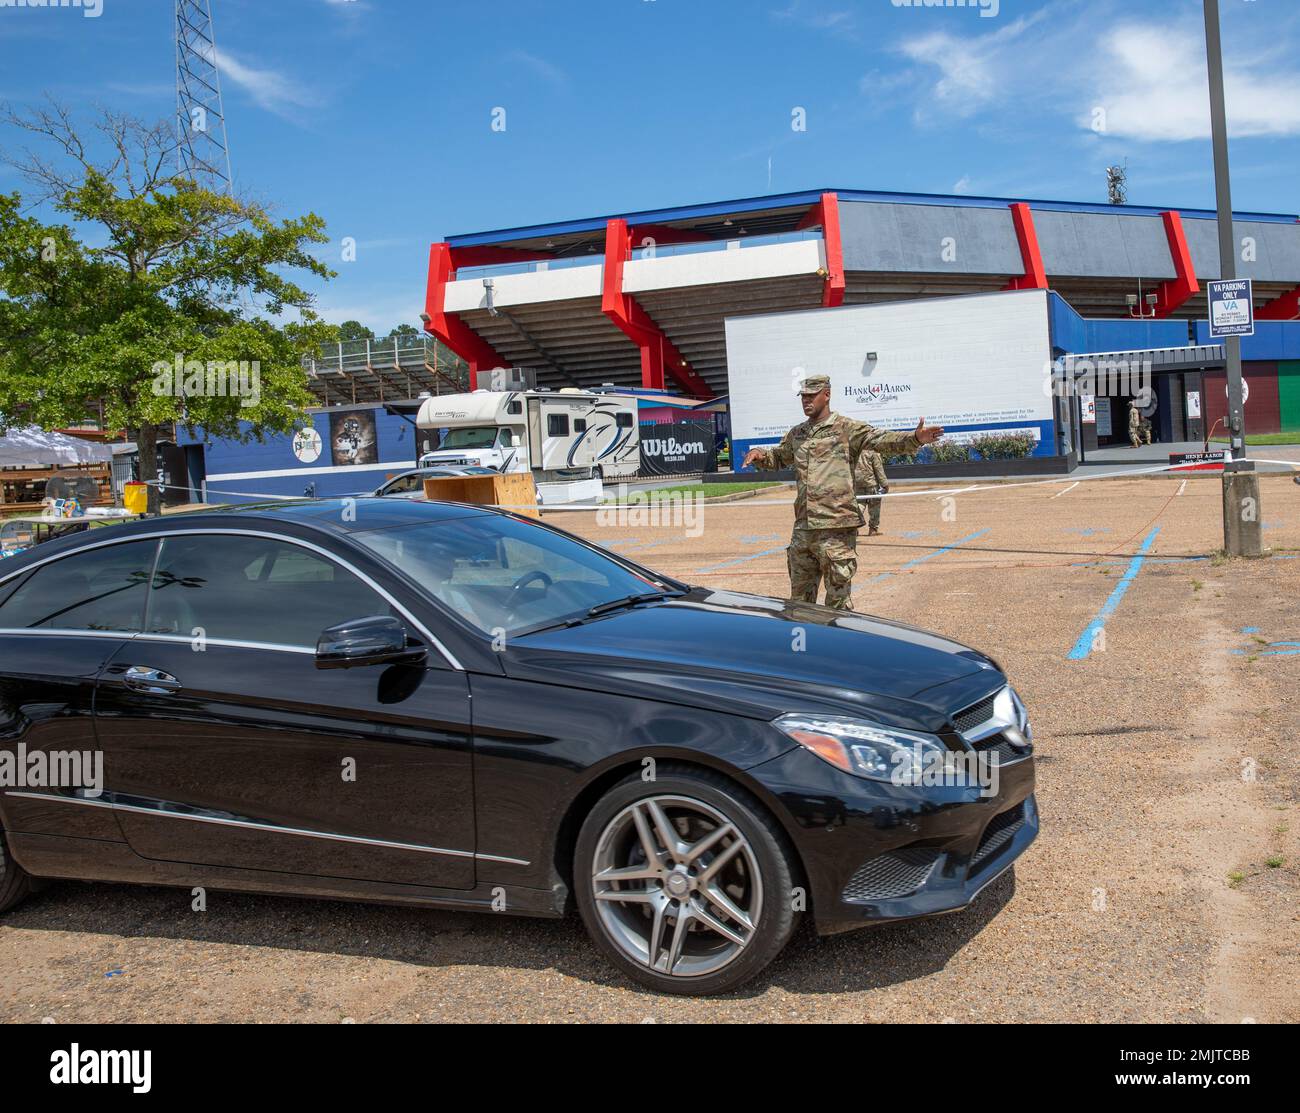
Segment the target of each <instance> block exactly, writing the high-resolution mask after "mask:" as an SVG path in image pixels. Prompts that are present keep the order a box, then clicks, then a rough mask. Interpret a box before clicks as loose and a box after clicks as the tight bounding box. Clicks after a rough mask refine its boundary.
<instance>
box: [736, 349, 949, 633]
mask: <svg viewBox="0 0 1300 1113" xmlns="http://www.w3.org/2000/svg"><path fill="white" fill-rule="evenodd" d="M799 400H800V402H801V403H802V405H803V412H804V415H805V416H806V417H807V419H808V420H807V421H805V422H803V423H802V424H801V425H796V426H795V427H794V428H793V429H791V430H790V431H789V432H788V433H787V434H786V435H785V436H784V437H783V438H782V440H781V443H780V444H779V445H776V446H775V447H773V448H751V449H750V450H749V452H748V453H746V455H745V460H744V463H745V466H746V467H749V466H750V465H753V466H754V467H757V468H762V469H767V470H776V469H778V468H789V467H793V468H794V476H795V483H796V487H795V500H794V532H793V533H792V534H791V536H790V547H789V548H788V549H787V550H786V562H787V564H788V566H789V569H790V597H791V598H792V599H794V600H796V601H801V602H805V603H815V602H817V589H818V587H819V586H820V583H821V581H822V580H823V579H824V580H825V581H826V605H827V606H828V607H835V608H837V609H838V610H843V611H847V610H851V609H852V608H851V607H850V606H849V603H850V598H851V595H852V588H853V574H854V573H855V572H856V571H857V570H858V552H857V544H858V530H859V529H860V528H861V526H862V509H861V507H860V506H859V505H858V502H857V499H855V498H854V492H853V462H854V461H855V460H857V459H858V458H859V457H860V456H861V455H862V453H863V452H864V451H865V450H866V449H868V448H874V449H877V450H881V451H885V452H888V453H889V454H890V455H904V454H907V453H913V452H916V451H918V450H919V449H920V447H921V446H922V445H924V444H929V443H930V442H932V441H936V440H938V439H939V438H940V437H941V436H943V430H942V429H941V428H936V427H931V428H927V427H926V424H925V419H924V418H922V419H921V420H920V421H919V422H917V426H916V429H915V430H914V431H913V432H911V433H888V432H886V431H885V430H883V429H877V428H875V427H874V426H872V425H868V424H867V423H866V422H864V421H854V420H853V419H852V418H850V417H844V416H842V415H841V414H833V413H831V382H830V379H829V378H828V377H827V376H826V375H812V376H810V377H809V378H806V379H804V381H803V383H802V384H800V387H799Z"/></svg>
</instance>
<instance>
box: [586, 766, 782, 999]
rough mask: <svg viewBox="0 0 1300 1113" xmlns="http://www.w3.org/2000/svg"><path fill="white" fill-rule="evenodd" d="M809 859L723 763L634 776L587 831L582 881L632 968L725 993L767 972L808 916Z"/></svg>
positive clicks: (655, 984) (662, 982) (609, 946)
mask: <svg viewBox="0 0 1300 1113" xmlns="http://www.w3.org/2000/svg"><path fill="white" fill-rule="evenodd" d="M797 871H798V863H797V861H796V859H795V855H794V852H793V851H792V850H791V849H790V847H789V842H788V841H787V839H786V837H785V834H784V832H782V831H781V829H780V827H779V826H778V825H777V823H776V821H775V820H774V819H773V818H772V817H771V815H770V814H769V813H768V812H767V810H766V809H765V808H764V807H763V806H762V804H760V803H759V802H758V801H757V800H755V799H754V797H753V796H752V795H750V794H749V793H748V792H746V791H745V790H744V789H742V788H740V787H739V786H738V785H736V784H734V783H733V782H731V781H729V780H728V779H727V778H725V777H722V776H720V775H718V774H716V773H711V772H709V771H707V770H701V769H694V768H689V767H680V766H677V767H674V766H662V767H660V769H659V770H658V775H657V776H656V777H655V779H654V780H651V781H645V780H642V778H641V776H640V775H639V774H632V775H631V776H629V777H628V778H627V779H626V780H624V781H621V782H620V783H619V784H617V785H615V786H614V787H613V788H611V789H610V790H609V792H607V793H606V794H605V795H604V796H603V797H602V798H601V799H600V800H599V802H598V803H597V804H596V806H595V807H594V808H593V809H592V810H591V813H590V814H589V815H588V816H587V819H586V821H585V822H584V823H583V826H582V830H581V831H580V833H579V835H578V843H577V849H576V853H575V860H574V888H575V890H576V892H577V897H578V907H579V910H580V911H581V913H582V918H583V922H584V923H585V924H586V926H587V931H588V932H589V933H590V935H591V937H592V938H593V939H594V940H595V941H596V943H597V944H598V945H599V946H600V948H601V950H603V951H604V952H605V954H606V955H608V956H609V958H610V959H611V960H612V961H613V962H614V963H615V964H616V965H617V966H618V967H620V968H621V969H622V970H624V971H626V972H627V973H628V974H629V975H631V976H632V977H633V978H635V979H636V980H637V981H639V982H641V983H642V984H643V985H646V986H649V987H650V988H652V989H656V990H659V991H661V992H666V993H684V994H696V995H705V994H712V993H725V992H727V991H728V990H732V989H735V988H737V987H738V986H740V985H742V984H743V983H744V982H747V981H748V980H749V979H750V978H752V977H754V976H755V975H756V974H758V973H759V972H760V971H761V970H763V969H764V968H765V967H766V966H767V965H768V964H769V963H770V962H771V961H772V960H773V959H774V958H775V957H776V956H777V955H778V954H779V953H780V951H781V949H782V948H783V947H784V946H785V944H786V942H787V941H788V940H789V939H790V936H791V935H792V934H793V933H794V930H795V928H796V927H797V926H798V921H799V915H800V914H799V913H798V912H797V911H796V907H800V906H801V905H800V904H799V903H798V902H797V901H796V899H795V898H796V896H797V893H796V891H795V886H796V884H798V882H797V880H796V878H797Z"/></svg>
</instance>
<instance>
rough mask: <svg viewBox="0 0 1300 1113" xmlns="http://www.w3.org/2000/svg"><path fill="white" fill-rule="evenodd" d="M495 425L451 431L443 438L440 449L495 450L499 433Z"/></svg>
mask: <svg viewBox="0 0 1300 1113" xmlns="http://www.w3.org/2000/svg"><path fill="white" fill-rule="evenodd" d="M498 432H499V430H498V429H497V427H496V426H495V425H474V426H471V427H470V428H468V429H450V430H448V432H447V435H446V436H445V437H443V438H442V444H441V445H439V448H495V447H496V443H497V433H498Z"/></svg>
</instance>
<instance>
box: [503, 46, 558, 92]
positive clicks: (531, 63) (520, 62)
mask: <svg viewBox="0 0 1300 1113" xmlns="http://www.w3.org/2000/svg"><path fill="white" fill-rule="evenodd" d="M505 61H506V63H507V64H508V65H515V66H523V67H524V68H526V69H530V70H532V71H533V73H535V74H536V75H537V76H538V77H540V78H541V79H542V80H543V81H548V82H550V83H551V84H552V85H557V86H558V85H567V84H568V83H569V75H568V74H567V73H565V72H564V71H563V70H562V69H560V67H559V66H557V65H555V64H553V63H551V62H548V61H547V60H546V59H545V58H539V57H538V56H537V55H536V54H529V53H528V51H526V50H512V51H510V52H509V53H508V54H507V55H506V57H505Z"/></svg>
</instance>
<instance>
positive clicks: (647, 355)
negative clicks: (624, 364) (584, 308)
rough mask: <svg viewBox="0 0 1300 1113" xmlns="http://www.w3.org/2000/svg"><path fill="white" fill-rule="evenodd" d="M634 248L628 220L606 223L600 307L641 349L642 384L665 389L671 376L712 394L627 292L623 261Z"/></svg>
mask: <svg viewBox="0 0 1300 1113" xmlns="http://www.w3.org/2000/svg"><path fill="white" fill-rule="evenodd" d="M631 251H632V238H631V235H630V233H629V232H628V227H627V221H625V220H617V219H616V220H611V221H610V222H609V223H608V224H607V225H606V226H605V276H604V284H603V288H602V290H601V298H600V308H601V310H602V311H603V312H604V314H605V316H607V317H608V318H609V319H610V320H611V321H613V322H614V324H615V325H617V326H618V328H619V329H620V331H621V332H622V333H623V335H625V336H626V337H627V338H628V339H629V340H631V341H632V343H634V344H635V345H636V346H637V347H638V348H640V350H641V385H642V386H643V387H646V388H648V389H650V390H664V389H665V388H666V386H667V379H668V378H669V377H671V378H672V379H673V380H674V381H675V382H676V383H677V384H678V385H679V386H680V387H681V388H682V389H683V390H684V391H686V392H687V393H688V394H690V395H692V396H694V397H696V398H712V397H713V391H711V390H710V389H709V386H708V384H707V383H706V382H705V381H704V380H703V379H701V378H700V377H699V376H698V375H697V374H696V373H695V372H694V371H692V370H691V369H690V366H689V365H688V364H687V362H686V359H685V357H684V356H683V355H682V353H681V352H679V351H678V350H677V348H676V346H675V345H674V344H673V342H672V341H671V340H669V339H668V337H667V336H665V335H664V332H663V329H661V328H660V327H659V326H658V325H657V324H656V323H655V322H654V320H653V319H652V318H651V316H650V314H648V313H647V312H646V311H645V310H644V309H642V308H641V306H640V305H639V304H638V303H637V300H636V299H635V298H634V297H632V295H631V294H625V293H624V292H623V265H624V264H625V263H626V262H627V260H628V258H629V256H630V255H631Z"/></svg>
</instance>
